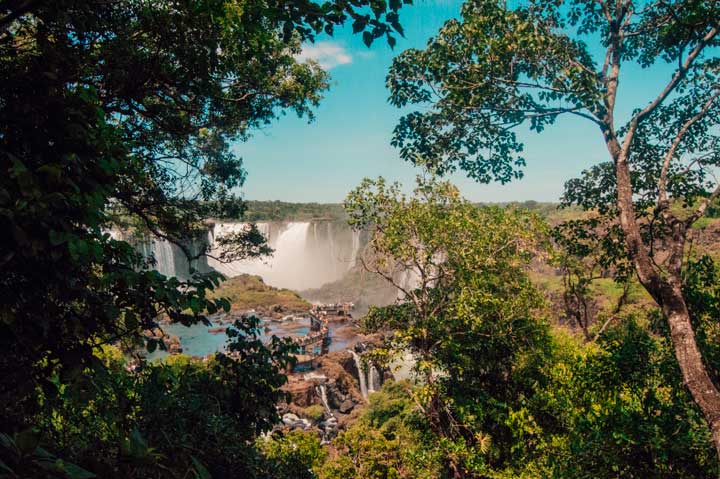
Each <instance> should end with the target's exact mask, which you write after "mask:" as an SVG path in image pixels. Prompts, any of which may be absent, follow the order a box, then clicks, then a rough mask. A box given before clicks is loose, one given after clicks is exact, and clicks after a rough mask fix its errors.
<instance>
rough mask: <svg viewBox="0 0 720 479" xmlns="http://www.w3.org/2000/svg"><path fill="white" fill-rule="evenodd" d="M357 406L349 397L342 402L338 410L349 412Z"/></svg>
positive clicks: (344, 412)
mask: <svg viewBox="0 0 720 479" xmlns="http://www.w3.org/2000/svg"><path fill="white" fill-rule="evenodd" d="M354 408H355V403H354V402H352V401H350V400H349V399H347V400H345V401H343V402H342V404H340V407H339V408H338V411H340V412H341V413H343V414H347V413H349V412H350V411H352V410H353V409H354Z"/></svg>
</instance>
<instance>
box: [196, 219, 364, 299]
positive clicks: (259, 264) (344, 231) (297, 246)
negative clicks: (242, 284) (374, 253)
mask: <svg viewBox="0 0 720 479" xmlns="http://www.w3.org/2000/svg"><path fill="white" fill-rule="evenodd" d="M257 227H258V229H259V230H260V232H261V233H262V234H263V235H264V236H265V238H267V240H268V244H269V245H270V247H271V248H273V250H274V251H275V252H274V254H273V255H272V256H271V257H267V258H254V259H247V260H241V261H233V262H231V263H222V262H219V261H217V260H214V259H212V258H209V260H208V263H209V265H210V266H211V267H213V268H215V269H216V270H218V271H219V272H221V273H222V274H224V275H225V276H227V277H232V276H237V275H239V274H253V275H258V276H260V277H262V278H263V280H264V281H265V283H267V284H268V285H270V286H275V287H278V288H289V289H294V290H304V289H312V288H318V287H320V286H322V285H323V284H326V283H330V282H333V281H337V280H339V279H341V278H342V277H343V276H344V275H345V274H346V273H347V271H348V269H350V268H351V267H352V265H353V264H354V263H355V261H356V258H357V254H358V251H359V250H360V236H359V234H358V233H354V232H352V231H351V229H350V228H349V227H347V226H345V227H340V226H337V225H336V224H335V223H332V222H289V223H276V222H263V223H257ZM246 228H248V224H247V223H233V222H227V223H221V222H218V223H216V224H215V226H214V228H213V240H214V242H213V246H212V247H211V253H212V255H213V256H218V255H219V254H220V253H221V248H220V246H219V245H217V241H218V239H219V238H221V237H223V236H226V235H229V234H232V233H238V232H242V231H243V230H244V229H246Z"/></svg>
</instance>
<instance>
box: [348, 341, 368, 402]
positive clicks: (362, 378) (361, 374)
mask: <svg viewBox="0 0 720 479" xmlns="http://www.w3.org/2000/svg"><path fill="white" fill-rule="evenodd" d="M348 351H349V352H350V354H352V357H353V359H354V360H355V367H356V368H357V370H358V381H359V382H360V394H362V397H363V398H364V399H367V397H368V388H367V378H366V373H365V371H364V370H363V367H362V361H361V360H360V356H359V355H358V353H356V352H355V351H353V350H352V349H348Z"/></svg>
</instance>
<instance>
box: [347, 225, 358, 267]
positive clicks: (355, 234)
mask: <svg viewBox="0 0 720 479" xmlns="http://www.w3.org/2000/svg"><path fill="white" fill-rule="evenodd" d="M358 254H360V232H359V231H356V230H352V256H351V257H350V262H349V263H348V268H347V269H348V271H350V270H351V269H353V268H354V267H355V264H356V263H357V257H358Z"/></svg>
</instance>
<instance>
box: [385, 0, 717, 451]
mask: <svg viewBox="0 0 720 479" xmlns="http://www.w3.org/2000/svg"><path fill="white" fill-rule="evenodd" d="M514 5H516V6H512V7H511V6H508V5H507V4H506V3H505V2H498V1H495V0H474V1H469V2H468V3H466V4H465V5H464V7H463V11H462V18H460V19H453V20H450V21H448V22H447V23H446V24H445V25H444V26H443V28H442V29H441V30H440V32H439V33H438V35H437V37H436V38H434V39H432V40H431V41H430V42H429V44H428V46H427V48H426V49H425V50H408V51H406V52H404V53H402V54H401V55H400V56H399V57H398V58H397V59H396V60H395V62H394V63H393V66H392V68H391V70H390V74H389V76H388V85H389V87H390V90H391V102H392V103H393V104H395V105H397V106H406V105H408V104H422V105H423V106H429V108H424V109H423V111H422V112H420V111H417V112H412V113H409V114H407V115H406V116H404V117H403V118H402V119H401V121H400V123H399V125H398V126H397V127H396V129H395V136H394V140H393V143H394V144H395V145H396V146H398V147H399V148H400V152H401V156H402V157H403V158H404V159H406V160H410V161H414V162H416V163H417V162H420V163H423V164H425V165H427V166H430V167H432V168H434V169H436V170H438V171H440V172H445V171H451V170H454V169H456V168H460V169H462V170H464V171H465V172H467V174H468V175H469V176H471V177H473V178H475V179H477V180H479V181H483V182H488V181H492V180H499V181H501V182H507V181H510V180H512V179H514V178H518V177H519V176H521V175H522V173H521V167H522V166H523V165H524V164H525V159H524V157H523V156H522V148H523V145H522V143H521V142H520V141H519V139H518V137H517V135H516V129H517V127H519V126H520V125H527V126H529V127H530V129H532V130H535V131H537V132H541V131H542V130H543V129H544V128H545V127H547V126H549V125H551V124H552V123H553V122H555V120H556V119H557V118H558V117H559V116H561V115H572V116H574V117H575V118H577V119H581V120H584V121H589V122H591V123H592V124H593V125H594V126H596V127H597V129H598V133H599V135H600V138H601V139H602V141H603V142H604V143H605V145H606V147H607V151H608V160H609V161H608V162H607V163H603V164H601V165H598V166H596V167H593V168H592V169H590V170H589V171H587V172H585V174H584V177H583V178H582V179H580V180H576V181H571V182H568V184H567V193H566V200H567V201H569V202H573V203H579V204H581V205H582V206H584V207H587V208H596V209H597V210H598V211H599V212H600V213H603V214H609V215H610V216H612V217H615V218H616V221H617V223H618V224H619V226H620V228H621V230H622V233H623V237H624V242H625V248H626V251H627V253H628V256H629V257H630V259H631V261H632V264H633V267H634V269H635V272H636V274H637V277H638V279H639V281H640V283H642V285H643V286H644V288H645V289H646V290H647V291H648V292H649V293H650V295H651V296H652V297H653V298H654V300H655V301H656V302H657V304H658V305H659V306H660V308H661V309H662V311H663V313H664V316H665V318H666V320H667V323H668V326H669V329H670V333H671V337H672V341H673V345H674V350H675V355H676V358H677V361H678V364H679V366H680V369H681V371H682V374H683V377H684V380H685V383H686V385H687V388H688V389H689V391H690V392H691V394H692V396H693V398H694V400H695V402H696V403H697V405H698V406H699V408H700V409H701V410H702V412H703V414H704V416H705V419H706V421H707V424H708V426H709V428H710V430H711V431H712V436H713V441H714V444H715V447H716V449H717V450H718V453H720V392H718V388H717V386H716V385H715V384H714V383H713V381H712V380H711V378H710V376H709V375H708V372H707V369H706V367H705V365H704V364H703V359H702V356H701V353H700V350H699V349H698V346H697V343H696V340H695V335H694V333H693V328H692V323H691V318H690V314H689V312H688V308H687V303H686V299H685V297H684V295H683V290H682V272H683V266H684V255H685V242H686V237H687V233H688V230H689V229H690V228H691V227H692V225H693V224H694V223H695V222H696V221H697V220H698V219H699V218H700V217H702V216H703V214H704V213H705V212H706V209H707V208H708V205H709V204H710V203H711V202H712V201H713V200H714V199H715V198H716V197H717V196H718V194H720V185H717V184H716V182H715V181H713V180H714V178H713V175H712V169H713V168H714V167H716V166H717V165H718V162H719V161H720V155H718V153H719V150H718V146H719V143H718V137H717V126H718V118H720V116H719V115H718V114H719V113H720V101H718V97H719V96H720V83H719V82H718V60H717V58H716V57H715V56H714V53H715V52H716V50H715V48H716V47H717V46H718V45H720V37H718V30H720V20H719V19H720V5H718V4H717V3H716V2H701V1H694V0H685V1H680V0H677V1H670V2H654V1H636V0H618V1H608V0H568V1H558V2H544V1H537V0H529V1H527V2H520V3H519V4H514ZM633 64H634V65H637V66H639V67H640V68H643V69H648V70H651V71H652V69H653V68H655V69H657V70H659V71H660V73H658V75H664V76H666V78H667V82H666V84H665V85H664V86H663V87H662V88H661V89H660V91H658V92H656V94H655V95H654V96H653V99H652V100H651V101H650V102H649V103H648V104H643V105H637V108H636V109H635V110H633V112H632V114H631V115H630V117H629V119H628V120H627V122H625V123H623V122H622V120H621V119H620V115H619V113H618V112H617V110H618V109H617V100H618V91H619V87H620V85H621V84H622V80H623V79H624V78H626V76H625V73H626V71H627V69H628V67H630V66H632V65H633ZM667 70H671V71H670V73H667ZM673 205H678V206H681V207H684V208H672V206H673ZM678 209H680V210H681V211H678Z"/></svg>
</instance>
